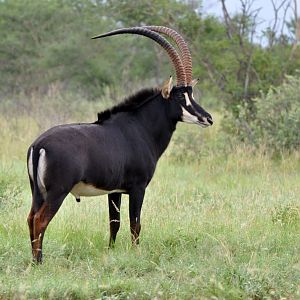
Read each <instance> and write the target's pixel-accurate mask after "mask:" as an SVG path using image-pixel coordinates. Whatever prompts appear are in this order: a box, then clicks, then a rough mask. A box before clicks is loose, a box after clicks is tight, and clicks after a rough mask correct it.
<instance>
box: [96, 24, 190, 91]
mask: <svg viewBox="0 0 300 300" xmlns="http://www.w3.org/2000/svg"><path fill="white" fill-rule="evenodd" d="M125 33H130V34H139V35H143V36H146V37H148V38H150V39H152V40H154V41H155V42H157V43H158V44H159V45H161V46H162V47H163V48H164V49H165V50H166V51H167V53H168V55H169V57H170V59H171V61H172V63H173V65H174V67H175V71H176V80H177V86H182V85H183V86H186V76H185V70H184V66H183V64H182V61H181V58H180V56H179V55H178V53H177V51H176V49H175V48H174V47H173V46H172V45H171V44H170V43H169V42H168V41H167V40H166V39H165V38H164V37H162V36H161V35H160V34H158V33H157V32H154V31H152V30H149V29H147V28H143V27H131V28H121V29H117V30H113V31H110V32H107V33H103V34H100V35H97V36H94V37H92V39H98V38H103V37H107V36H112V35H117V34H125Z"/></svg>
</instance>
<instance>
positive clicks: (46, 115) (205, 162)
mask: <svg viewBox="0 0 300 300" xmlns="http://www.w3.org/2000/svg"><path fill="white" fill-rule="evenodd" d="M279 2H280V1H279ZM279 2H276V3H277V4H276V5H275V6H274V14H275V15H276V11H277V10H278V9H279V6H280V5H279V4H282V6H280V7H281V8H282V9H289V8H291V7H294V6H295V5H296V1H288V0H286V1H281V2H280V3H279ZM251 3H252V2H251V1H241V4H242V5H241V10H240V12H239V13H238V14H236V15H230V14H229V13H228V11H227V9H226V3H225V2H224V1H220V5H223V13H224V16H223V18H216V17H214V16H208V15H205V14H204V12H203V9H202V7H201V3H200V2H198V1H175V0H160V1H156V0H154V1H152V2H151V3H150V2H149V1H144V0H141V1H138V2H136V1H135V2H133V1H127V0H124V1H123V0H122V1H114V0H109V1H101V0H99V1H98V0H96V1H95V0H93V1H91V0H76V1H71V0H51V1H35V0H31V1H29V0H26V1H21V0H14V1H13V0H4V1H0V33H1V39H0V124H1V129H0V140H1V143H0V299H62V298H64V299H97V298H98V299H99V298H100V299H128V298H129V299H153V298H156V299H191V298H196V299H300V256H299V253H300V236H299V230H300V204H299V194H300V185H299V182H300V151H299V146H300V109H299V107H300V76H299V71H298V69H299V65H300V52H299V47H298V43H299V37H300V34H299V30H300V25H298V27H297V24H298V23H299V21H298V17H297V14H296V13H295V14H294V18H292V19H291V20H289V19H286V20H285V21H284V22H283V23H282V28H284V30H278V27H276V26H272V24H271V26H270V27H269V28H265V29H264V31H259V30H258V23H259V20H258V18H257V11H256V10H254V9H252V6H251ZM243 4H244V5H243ZM293 5H294V6H293ZM274 20H276V18H274ZM143 24H160V25H166V26H169V27H172V28H175V29H177V30H178V31H179V32H181V33H182V34H183V35H184V37H185V38H186V40H187V41H188V42H189V45H190V48H191V50H192V56H193V65H194V75H195V77H199V78H200V84H199V86H198V87H197V88H196V89H195V95H196V97H197V99H200V102H201V103H202V104H203V106H204V107H205V108H207V109H208V110H209V111H210V112H212V114H213V117H214V120H215V124H214V126H213V127H212V128H209V129H206V130H200V129H199V128H198V127H193V126H189V125H186V124H180V125H179V126H178V129H177V131H176V134H175V136H174V137H173V139H172V142H171V145H170V147H169V148H168V150H167V152H166V153H165V154H164V156H163V158H162V159H161V161H160V162H159V165H158V168H157V172H156V174H155V176H154V179H153V181H152V182H151V184H150V186H149V188H148V190H147V193H146V199H145V204H144V207H143V215H142V236H141V245H140V246H139V247H138V248H136V249H135V248H134V249H133V248H131V245H130V237H129V229H128V227H129V221H128V201H127V198H126V197H124V201H123V203H122V210H121V212H122V227H121V230H120V234H119V236H118V240H117V244H116V248H115V249H114V250H108V249H107V244H108V211H107V203H106V199H105V197H95V198H88V199H83V201H82V202H81V203H79V204H78V203H77V202H76V201H75V199H73V198H72V197H68V198H67V199H66V201H65V203H64V204H63V206H62V208H61V209H60V211H59V212H58V214H57V215H56V216H55V218H54V219H53V221H52V222H51V224H50V226H49V228H48V230H47V233H46V236H45V242H44V250H45V251H44V255H45V264H44V265H42V266H40V267H33V266H32V265H31V253H30V242H29V234H28V229H27V224H26V217H27V214H28V212H29V208H30V204H31V203H30V197H31V195H30V191H29V184H28V182H27V171H26V163H25V157H26V151H27V147H28V145H29V144H30V143H31V142H32V141H33V140H34V139H35V137H36V136H37V135H38V134H39V133H41V132H42V131H43V130H46V129H47V128H49V127H51V126H53V125H55V124H60V123H67V122H81V121H84V122H86V121H87V122H89V121H94V120H95V118H96V113H97V112H98V111H101V110H102V109H104V108H106V107H108V106H110V105H112V104H113V103H114V102H118V101H122V99H123V98H124V97H125V96H128V95H129V94H131V93H133V92H134V91H135V90H138V89H140V88H142V87H150V86H153V85H154V86H156V85H159V84H161V82H162V81H163V80H164V79H165V78H168V76H169V75H170V72H171V73H173V70H172V68H171V66H170V63H169V61H168V58H167V56H166V55H165V53H164V52H163V51H162V50H161V49H160V48H159V47H156V46H155V45H153V42H152V41H148V40H147V39H144V38H141V37H136V36H126V37H122V36H120V37H118V38H111V39H103V40H99V41H92V40H90V37H92V36H93V35H96V34H99V33H102V32H105V31H108V30H111V29H115V28H117V27H121V26H136V25H143ZM299 24H300V23H299Z"/></svg>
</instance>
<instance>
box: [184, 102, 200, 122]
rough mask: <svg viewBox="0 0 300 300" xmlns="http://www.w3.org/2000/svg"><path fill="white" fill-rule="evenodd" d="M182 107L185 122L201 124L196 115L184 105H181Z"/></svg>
mask: <svg viewBox="0 0 300 300" xmlns="http://www.w3.org/2000/svg"><path fill="white" fill-rule="evenodd" d="M181 109H182V117H181V119H182V121H183V122H185V123H191V124H199V120H198V118H197V117H196V116H194V115H192V114H191V113H189V112H188V111H187V110H186V109H185V108H184V107H182V106H181Z"/></svg>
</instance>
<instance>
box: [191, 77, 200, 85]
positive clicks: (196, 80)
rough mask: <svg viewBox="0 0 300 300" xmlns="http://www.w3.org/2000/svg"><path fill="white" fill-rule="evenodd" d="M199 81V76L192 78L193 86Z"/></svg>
mask: <svg viewBox="0 0 300 300" xmlns="http://www.w3.org/2000/svg"><path fill="white" fill-rule="evenodd" d="M198 82H199V78H197V79H193V80H192V84H191V85H192V87H194V86H195V85H196V84H197V83H198Z"/></svg>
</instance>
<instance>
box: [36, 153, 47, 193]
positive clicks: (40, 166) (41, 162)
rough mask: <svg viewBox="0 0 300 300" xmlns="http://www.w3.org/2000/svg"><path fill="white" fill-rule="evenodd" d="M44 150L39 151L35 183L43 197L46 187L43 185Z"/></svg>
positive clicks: (44, 171)
mask: <svg viewBox="0 0 300 300" xmlns="http://www.w3.org/2000/svg"><path fill="white" fill-rule="evenodd" d="M46 168H47V164H46V150H45V149H43V148H41V149H40V157H39V161H38V166H37V183H38V187H39V189H40V191H41V193H42V194H43V195H44V196H45V193H46V185H45V176H46Z"/></svg>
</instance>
